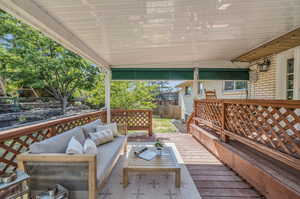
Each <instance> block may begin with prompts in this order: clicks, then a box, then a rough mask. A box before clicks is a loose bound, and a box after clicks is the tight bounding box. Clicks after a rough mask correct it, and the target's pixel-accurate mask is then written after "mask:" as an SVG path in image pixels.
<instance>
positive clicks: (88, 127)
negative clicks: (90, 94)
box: [81, 119, 103, 138]
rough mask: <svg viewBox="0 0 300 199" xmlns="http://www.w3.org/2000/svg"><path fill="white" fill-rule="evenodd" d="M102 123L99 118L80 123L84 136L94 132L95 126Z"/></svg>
mask: <svg viewBox="0 0 300 199" xmlns="http://www.w3.org/2000/svg"><path fill="white" fill-rule="evenodd" d="M101 125H103V123H102V121H101V120H100V119H98V120H95V121H93V122H90V123H87V124H85V125H82V126H81V127H82V129H83V133H84V135H85V137H86V138H88V137H89V133H94V132H96V127H97V126H101Z"/></svg>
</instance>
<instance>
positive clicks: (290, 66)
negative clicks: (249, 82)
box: [286, 58, 294, 100]
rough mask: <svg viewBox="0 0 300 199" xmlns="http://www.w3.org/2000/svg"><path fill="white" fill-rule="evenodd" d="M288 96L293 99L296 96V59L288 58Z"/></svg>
mask: <svg viewBox="0 0 300 199" xmlns="http://www.w3.org/2000/svg"><path fill="white" fill-rule="evenodd" d="M286 98H287V99H288V100H292V99H293V98H294V59H293V58H292V59H288V60H287V70H286Z"/></svg>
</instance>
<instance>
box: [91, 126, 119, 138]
mask: <svg viewBox="0 0 300 199" xmlns="http://www.w3.org/2000/svg"><path fill="white" fill-rule="evenodd" d="M96 129H97V130H96V131H102V130H106V129H110V130H111V131H112V133H113V136H114V137H117V136H118V135H119V133H118V126H117V123H115V122H114V123H111V124H104V125H100V126H97V127H96Z"/></svg>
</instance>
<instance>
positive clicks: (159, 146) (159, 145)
mask: <svg viewBox="0 0 300 199" xmlns="http://www.w3.org/2000/svg"><path fill="white" fill-rule="evenodd" d="M154 146H155V148H156V151H157V154H158V155H159V156H161V154H162V150H163V148H164V144H163V142H162V141H161V140H160V139H157V140H156V142H155V143H154Z"/></svg>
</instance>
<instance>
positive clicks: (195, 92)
mask: <svg viewBox="0 0 300 199" xmlns="http://www.w3.org/2000/svg"><path fill="white" fill-rule="evenodd" d="M198 80H199V68H194V80H193V99H194V100H195V99H197V98H198V93H199V92H198V89H199V88H198Z"/></svg>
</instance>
